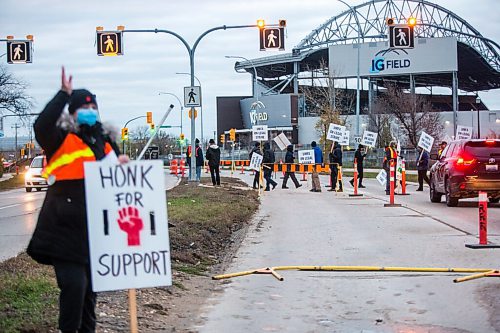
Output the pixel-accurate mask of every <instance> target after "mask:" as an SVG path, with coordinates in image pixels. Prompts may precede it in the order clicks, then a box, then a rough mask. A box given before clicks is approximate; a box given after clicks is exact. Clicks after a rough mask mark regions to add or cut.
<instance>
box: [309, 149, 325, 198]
mask: <svg viewBox="0 0 500 333" xmlns="http://www.w3.org/2000/svg"><path fill="white" fill-rule="evenodd" d="M311 147H312V149H313V150H314V168H313V171H312V173H311V178H312V189H310V190H309V191H311V192H321V183H320V181H319V175H318V171H316V165H318V164H323V152H322V151H321V148H320V147H318V144H317V143H316V141H312V142H311Z"/></svg>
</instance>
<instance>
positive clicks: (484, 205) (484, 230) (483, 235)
mask: <svg viewBox="0 0 500 333" xmlns="http://www.w3.org/2000/svg"><path fill="white" fill-rule="evenodd" d="M465 247H468V248H471V249H487V248H500V245H495V244H488V193H486V192H479V244H465Z"/></svg>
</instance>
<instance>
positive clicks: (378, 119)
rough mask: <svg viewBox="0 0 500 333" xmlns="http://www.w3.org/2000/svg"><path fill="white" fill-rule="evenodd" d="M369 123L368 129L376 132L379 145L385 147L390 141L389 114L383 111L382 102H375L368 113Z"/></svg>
mask: <svg viewBox="0 0 500 333" xmlns="http://www.w3.org/2000/svg"><path fill="white" fill-rule="evenodd" d="M369 118H370V124H369V127H368V129H369V130H370V131H372V132H375V133H377V141H378V146H379V147H385V146H387V145H389V143H390V142H391V141H392V133H391V115H390V114H388V113H385V112H384V109H383V107H382V103H375V104H374V105H373V108H372V112H371V113H370V114H369Z"/></svg>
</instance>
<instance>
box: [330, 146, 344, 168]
mask: <svg viewBox="0 0 500 333" xmlns="http://www.w3.org/2000/svg"><path fill="white" fill-rule="evenodd" d="M328 157H329V159H330V163H337V164H338V165H339V166H342V149H340V147H337V148H335V149H334V150H333V153H330V154H329V155H328Z"/></svg>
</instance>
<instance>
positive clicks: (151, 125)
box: [149, 123, 155, 131]
mask: <svg viewBox="0 0 500 333" xmlns="http://www.w3.org/2000/svg"><path fill="white" fill-rule="evenodd" d="M149 129H150V130H152V131H154V129H155V123H151V124H149Z"/></svg>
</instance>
